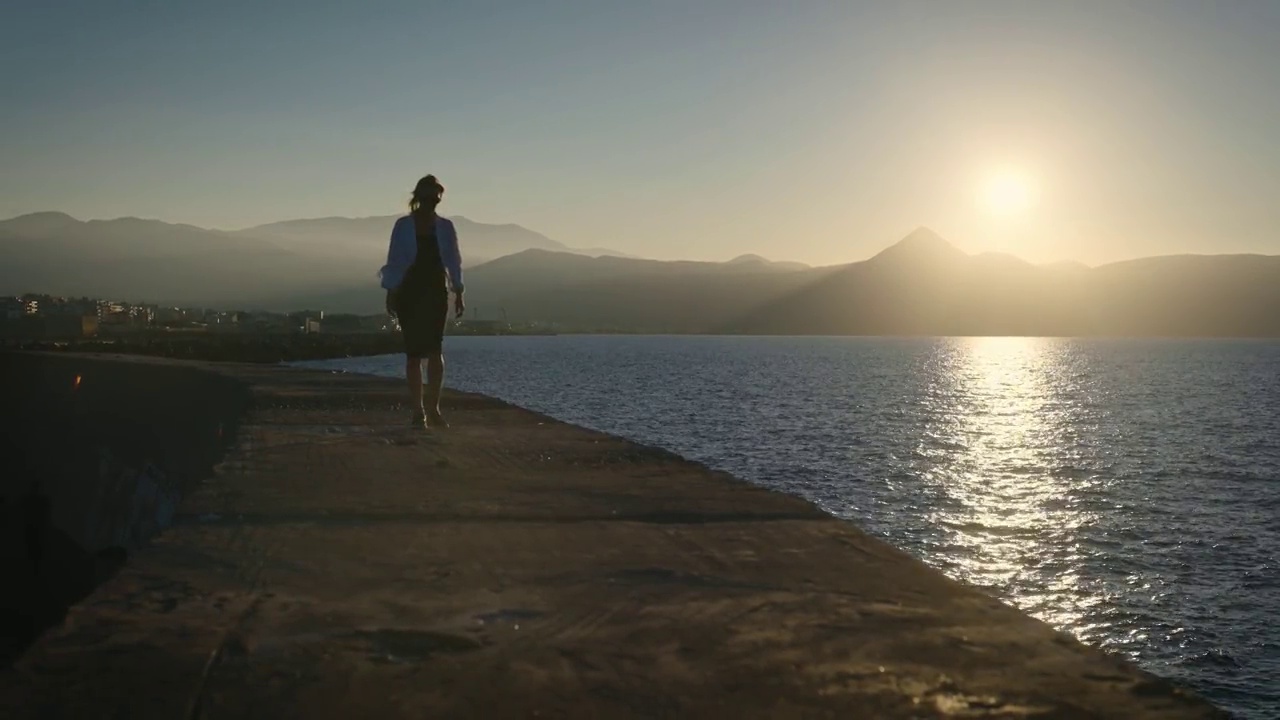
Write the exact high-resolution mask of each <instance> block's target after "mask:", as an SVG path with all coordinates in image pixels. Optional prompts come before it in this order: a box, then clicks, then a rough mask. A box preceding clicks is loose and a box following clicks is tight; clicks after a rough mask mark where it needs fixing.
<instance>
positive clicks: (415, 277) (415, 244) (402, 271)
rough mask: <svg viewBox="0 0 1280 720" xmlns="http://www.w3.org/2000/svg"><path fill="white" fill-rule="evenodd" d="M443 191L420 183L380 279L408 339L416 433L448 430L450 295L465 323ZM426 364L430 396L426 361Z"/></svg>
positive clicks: (432, 181) (429, 181) (394, 233)
mask: <svg viewBox="0 0 1280 720" xmlns="http://www.w3.org/2000/svg"><path fill="white" fill-rule="evenodd" d="M443 196H444V186H443V185H441V184H440V183H439V182H438V181H437V180H436V176H435V175H428V176H426V177H424V178H422V179H421V180H419V181H418V185H417V187H415V188H414V189H413V198H412V199H410V200H409V214H408V215H406V216H404V217H402V218H399V219H398V220H396V224H395V227H394V228H392V230H391V246H390V248H389V249H388V250H387V264H386V265H384V266H383V267H382V270H381V271H379V273H378V275H379V277H381V279H382V287H383V289H384V290H386V291H387V312H388V313H389V314H391V315H394V316H396V317H397V318H399V320H400V332H401V333H402V334H403V335H404V354H405V366H404V374H405V377H406V378H408V380H409V406H410V407H411V408H413V416H412V419H411V421H410V424H412V425H413V426H415V427H420V428H427V427H448V423H446V422H445V421H444V416H442V415H441V414H440V388H441V387H442V386H443V384H444V351H443V343H444V326H445V323H446V322H447V321H448V317H449V290H450V289H452V290H453V306H454V312H455V313H456V316H457V317H462V313H463V312H464V311H465V310H466V305H465V304H464V303H463V301H462V255H461V254H460V253H459V252H458V233H457V230H455V229H454V227H453V222H451V221H450V220H448V219H447V218H442V217H440V216H438V215H436V207H437V206H439V204H440V199H441V198H442V197H443ZM423 360H426V361H427V385H426V392H425V393H424V392H423V386H422V361H423Z"/></svg>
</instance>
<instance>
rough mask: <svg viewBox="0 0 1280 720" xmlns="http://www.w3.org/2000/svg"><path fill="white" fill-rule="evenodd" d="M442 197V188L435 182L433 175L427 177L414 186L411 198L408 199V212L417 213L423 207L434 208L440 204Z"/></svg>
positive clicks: (438, 182) (437, 181)
mask: <svg viewBox="0 0 1280 720" xmlns="http://www.w3.org/2000/svg"><path fill="white" fill-rule="evenodd" d="M443 196H444V186H443V185H441V184H440V181H439V180H436V176H435V175H427V176H426V177H424V178H422V179H421V180H419V181H418V184H417V185H416V186H414V188H413V197H411V198H409V211H410V212H418V210H419V209H421V208H423V207H428V208H434V207H435V206H436V205H439V204H440V198H442V197H443Z"/></svg>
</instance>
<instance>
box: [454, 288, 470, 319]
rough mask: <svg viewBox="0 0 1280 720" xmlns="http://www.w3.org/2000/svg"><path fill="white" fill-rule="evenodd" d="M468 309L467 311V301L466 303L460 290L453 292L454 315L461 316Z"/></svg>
mask: <svg viewBox="0 0 1280 720" xmlns="http://www.w3.org/2000/svg"><path fill="white" fill-rule="evenodd" d="M466 311H467V303H465V302H464V301H463V300H462V293H460V292H456V293H454V294H453V316H454V317H456V318H461V317H462V314H463V313H465V312H466Z"/></svg>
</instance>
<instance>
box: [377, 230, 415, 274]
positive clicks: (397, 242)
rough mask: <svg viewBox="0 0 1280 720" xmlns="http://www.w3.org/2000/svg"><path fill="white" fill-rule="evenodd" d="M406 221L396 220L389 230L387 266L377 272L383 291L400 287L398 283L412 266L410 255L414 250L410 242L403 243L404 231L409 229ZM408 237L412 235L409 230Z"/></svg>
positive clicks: (411, 256)
mask: <svg viewBox="0 0 1280 720" xmlns="http://www.w3.org/2000/svg"><path fill="white" fill-rule="evenodd" d="M406 220H408V218H400V219H398V220H396V224H395V225H394V226H393V227H392V228H391V242H390V243H388V246H387V264H386V265H383V266H382V269H381V270H379V271H378V278H379V279H380V280H381V281H382V289H383V290H387V291H392V290H395V289H396V288H398V287H400V283H401V282H403V281H404V274H405V271H407V270H408V269H409V266H410V265H412V264H413V255H412V253H413V251H414V249H415V248H414V245H413V243H412V242H409V243H406V242H405V229H406V228H407V227H409V226H407V225H406V222H405V221H406ZM410 235H412V230H411V229H410ZM409 239H410V240H412V239H413V238H409Z"/></svg>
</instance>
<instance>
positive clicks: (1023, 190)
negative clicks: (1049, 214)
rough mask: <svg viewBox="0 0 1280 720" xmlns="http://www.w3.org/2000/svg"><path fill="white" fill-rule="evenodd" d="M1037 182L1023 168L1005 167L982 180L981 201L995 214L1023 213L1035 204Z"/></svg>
mask: <svg viewBox="0 0 1280 720" xmlns="http://www.w3.org/2000/svg"><path fill="white" fill-rule="evenodd" d="M1035 190H1036V188H1035V183H1034V182H1033V181H1032V179H1031V178H1030V177H1029V176H1028V175H1027V174H1026V173H1024V172H1022V171H1021V170H1018V169H1016V168H1003V169H1000V170H997V171H995V172H992V173H990V174H988V175H987V176H986V177H985V178H983V180H982V185H981V188H980V190H979V197H978V199H979V201H980V202H981V204H982V206H983V207H984V208H986V209H987V211H988V212H990V213H992V214H994V215H1005V216H1011V215H1021V214H1023V213H1025V212H1027V211H1028V210H1030V209H1031V207H1032V205H1034V204H1035V200H1036V192H1035Z"/></svg>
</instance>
